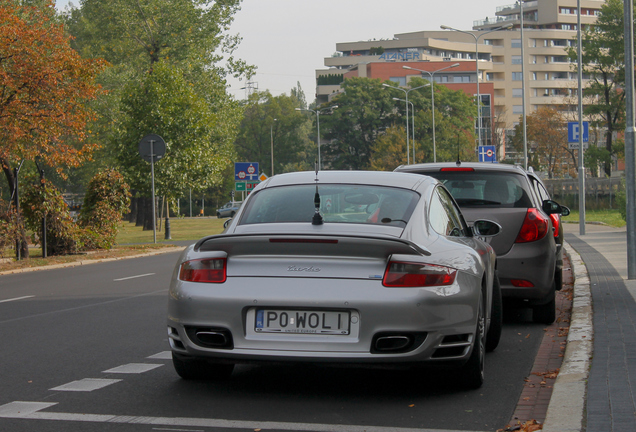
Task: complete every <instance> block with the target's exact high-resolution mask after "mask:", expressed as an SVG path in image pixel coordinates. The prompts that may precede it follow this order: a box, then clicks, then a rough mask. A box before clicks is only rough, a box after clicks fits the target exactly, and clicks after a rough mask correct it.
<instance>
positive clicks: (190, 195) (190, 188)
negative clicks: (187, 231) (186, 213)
mask: <svg viewBox="0 0 636 432" xmlns="http://www.w3.org/2000/svg"><path fill="white" fill-rule="evenodd" d="M190 217H192V188H190Z"/></svg>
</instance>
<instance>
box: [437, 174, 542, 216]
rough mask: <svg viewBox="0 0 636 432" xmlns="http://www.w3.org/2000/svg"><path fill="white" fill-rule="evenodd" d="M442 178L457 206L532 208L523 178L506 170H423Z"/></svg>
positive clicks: (526, 183) (527, 187)
mask: <svg viewBox="0 0 636 432" xmlns="http://www.w3.org/2000/svg"><path fill="white" fill-rule="evenodd" d="M426 175H430V176H432V177H435V178H436V179H438V180H439V181H441V182H442V183H443V184H444V186H446V188H447V189H448V191H449V192H450V193H451V195H453V198H455V201H457V204H459V206H460V207H481V206H488V207H516V208H519V207H526V208H527V207H533V205H532V199H531V198H530V194H531V193H532V191H531V190H530V185H529V184H528V180H527V179H526V177H524V176H522V175H518V174H514V173H505V172H491V173H488V172H483V171H482V172H480V171H445V172H434V173H428V172H427V173H426Z"/></svg>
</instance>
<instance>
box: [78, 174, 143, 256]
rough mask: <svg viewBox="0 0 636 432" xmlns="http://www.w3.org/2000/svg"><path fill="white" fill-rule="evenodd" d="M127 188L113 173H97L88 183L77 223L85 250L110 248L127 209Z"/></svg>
mask: <svg viewBox="0 0 636 432" xmlns="http://www.w3.org/2000/svg"><path fill="white" fill-rule="evenodd" d="M130 196H131V195H130V187H129V186H128V184H127V183H126V182H125V181H124V177H123V176H122V175H121V174H120V173H118V172H117V171H115V170H112V169H107V170H104V171H100V172H98V173H97V174H96V175H95V177H93V179H92V180H91V181H90V183H89V185H88V190H87V191H86V196H85V197H84V204H83V206H82V210H81V211H80V215H79V218H78V222H79V224H80V226H81V227H82V228H83V229H84V230H85V235H84V242H85V247H87V248H91V249H110V248H111V247H112V246H113V245H114V244H115V240H116V238H117V233H118V232H119V223H120V222H121V220H122V215H123V213H124V212H128V207H129V206H130Z"/></svg>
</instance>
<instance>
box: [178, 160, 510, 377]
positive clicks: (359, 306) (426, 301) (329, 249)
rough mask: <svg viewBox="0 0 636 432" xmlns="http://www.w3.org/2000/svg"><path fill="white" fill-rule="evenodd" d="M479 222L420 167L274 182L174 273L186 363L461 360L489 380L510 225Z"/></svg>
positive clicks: (182, 371)
mask: <svg viewBox="0 0 636 432" xmlns="http://www.w3.org/2000/svg"><path fill="white" fill-rule="evenodd" d="M474 225H475V226H474V227H473V228H472V229H470V228H469V227H468V225H467V224H466V222H465V221H464V218H463V216H462V214H461V212H460V210H459V208H458V206H457V204H456V203H455V201H454V200H453V198H452V197H451V195H450V194H449V193H448V191H447V190H446V189H445V188H444V186H443V185H442V184H441V183H440V182H439V181H437V180H435V179H433V178H431V177H427V176H422V175H416V174H405V173H393V172H361V171H323V172H319V173H314V172H301V173H290V174H283V175H277V176H275V177H271V178H269V179H268V180H266V181H265V182H263V183H261V184H260V185H259V186H258V187H257V188H256V189H255V190H254V191H253V192H252V194H251V195H250V196H249V198H248V199H247V200H246V201H245V203H244V205H243V206H242V207H241V209H240V210H239V212H238V213H237V214H236V216H235V218H234V219H233V220H232V221H231V223H230V224H229V226H228V227H227V229H226V230H225V232H224V233H222V234H220V235H215V236H210V237H205V238H203V239H201V240H199V241H198V242H197V243H196V244H195V245H193V246H190V247H188V248H187V249H186V250H185V251H184V252H183V254H182V255H181V257H180V258H179V261H178V262H177V265H176V267H175V270H174V273H173V276H172V282H171V284H170V293H169V304H168V336H169V341H170V347H171V349H172V358H173V363H174V367H175V369H176V371H177V373H178V374H179V375H180V376H181V377H182V378H185V379H219V378H227V377H228V376H229V375H231V373H232V371H233V368H234V365H235V364H237V363H254V362H257V363H258V362H260V363H268V362H270V363H274V362H278V363H280V362H296V363H301V362H311V363H320V364H332V365H338V364H348V365H360V366H372V367H373V366H381V367H386V366H387V365H390V366H397V367H419V366H436V365H440V366H442V365H443V366H445V367H448V366H451V367H454V368H457V369H458V370H459V372H460V374H461V376H462V380H463V381H462V383H463V384H464V385H465V386H466V387H469V388H476V387H479V386H480V385H481V384H482V382H483V379H484V360H485V352H486V351H490V350H493V349H495V347H496V346H497V344H498V342H499V338H500V334H501V320H502V315H501V314H502V312H501V291H500V288H499V282H498V278H497V274H496V271H495V267H496V256H495V253H494V251H493V249H492V248H491V247H490V245H489V244H488V241H489V240H490V238H491V237H492V236H494V235H496V234H497V233H498V232H499V230H500V229H501V228H500V227H499V225H497V224H496V223H494V222H491V221H487V220H480V221H476V222H475V224H474Z"/></svg>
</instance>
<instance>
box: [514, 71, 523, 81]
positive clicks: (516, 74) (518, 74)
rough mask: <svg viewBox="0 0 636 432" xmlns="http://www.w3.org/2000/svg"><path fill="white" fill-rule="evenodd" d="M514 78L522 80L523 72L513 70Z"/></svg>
mask: <svg viewBox="0 0 636 432" xmlns="http://www.w3.org/2000/svg"><path fill="white" fill-rule="evenodd" d="M512 80H513V81H521V80H523V74H522V73H521V72H513V73H512Z"/></svg>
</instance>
